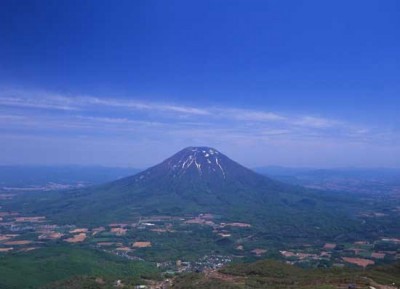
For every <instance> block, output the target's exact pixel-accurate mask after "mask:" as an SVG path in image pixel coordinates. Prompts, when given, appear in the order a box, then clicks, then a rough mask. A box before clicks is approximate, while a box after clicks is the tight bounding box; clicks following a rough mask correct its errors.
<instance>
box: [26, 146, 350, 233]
mask: <svg viewBox="0 0 400 289" xmlns="http://www.w3.org/2000/svg"><path fill="white" fill-rule="evenodd" d="M337 205H338V203H337V201H336V200H335V202H332V200H328V199H327V197H326V196H321V195H320V194H319V193H316V192H313V191H309V190H305V189H303V188H300V187H293V186H290V185H286V184H283V183H280V182H277V181H274V180H272V179H269V178H267V177H265V176H262V175H259V174H257V173H255V172H253V171H252V170H250V169H247V168H245V167H243V166H242V165H240V164H238V163H236V162H235V161H233V160H231V159H230V158H228V157H227V156H225V155H224V154H222V153H221V152H219V151H217V150H216V149H213V148H210V147H188V148H185V149H183V150H181V151H179V152H178V153H176V154H175V155H173V156H171V157H170V158H168V159H166V160H165V161H163V162H162V163H160V164H158V165H156V166H154V167H151V168H149V169H147V170H145V171H143V172H141V173H138V174H136V175H134V176H131V177H126V178H123V179H120V180H117V181H114V182H112V183H108V184H105V185H101V186H96V187H91V188H86V189H80V190H75V191H67V192H62V193H53V194H51V195H50V194H44V195H42V197H40V198H35V199H31V200H29V204H28V207H29V208H34V209H33V210H31V213H35V214H44V215H47V216H49V218H52V219H53V220H55V221H57V222H60V223H83V224H104V223H105V222H121V221H129V220H130V219H133V218H135V217H137V216H145V215H174V216H184V215H196V214H199V213H214V214H218V215H220V216H222V217H223V218H224V219H226V220H232V221H233V220H234V221H245V222H251V223H252V224H255V225H259V226H260V227H264V228H265V226H268V228H270V229H271V228H276V227H279V228H282V227H284V228H288V230H289V231H292V230H293V227H295V228H296V230H297V231H299V230H300V231H301V230H305V231H308V229H309V228H316V227H321V226H324V225H326V224H327V223H331V222H330V221H329V220H330V219H332V218H333V216H335V218H336V219H339V215H340V214H339V213H338V210H337V208H334V207H335V206H337ZM340 205H342V204H339V206H340ZM330 212H331V213H330Z"/></svg>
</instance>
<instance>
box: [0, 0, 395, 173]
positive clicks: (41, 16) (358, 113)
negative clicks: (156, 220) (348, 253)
mask: <svg viewBox="0 0 400 289" xmlns="http://www.w3.org/2000/svg"><path fill="white" fill-rule="evenodd" d="M1 6H2V7H1V9H0V133H1V136H0V137H1V143H0V164H84V165H85V164H87V165H89V164H90V165H92V164H99V165H114V166H135V167H146V166H148V165H152V164H154V163H157V162H159V161H161V160H163V159H164V158H166V157H168V156H169V155H170V154H172V153H174V152H176V151H177V150H179V149H181V148H183V147H186V146H191V145H209V146H213V147H215V148H217V149H219V150H221V151H222V152H224V153H226V154H228V155H229V156H231V157H232V158H233V159H235V160H238V161H240V162H242V163H244V164H245V165H247V166H252V167H253V166H263V165H284V166H311V167H338V166H358V167H377V166H379V167H398V166H399V165H398V164H399V163H400V116H399V113H398V112H399V110H400V95H399V94H400V32H399V31H400V2H399V1H397V0H385V1H372V0H364V1H361V0H354V1H341V0H339V1H320V0H319V1H317V0H309V1H300V0H291V1H289V0H286V1H285V0H279V1H278V0H269V1H244V0H243V1H238V0H230V1H226V0H213V1H207V0H201V1H187V0H182V1H175V0H170V1H164V0H158V1H152V0H135V1H122V0H120V1H102V0H96V1H81V0H79V1H78V0H65V1H64V0H58V1H51V0H41V1H33V0H32V1H28V0H26V1H11V0H10V1H8V0H3V1H2V2H1Z"/></svg>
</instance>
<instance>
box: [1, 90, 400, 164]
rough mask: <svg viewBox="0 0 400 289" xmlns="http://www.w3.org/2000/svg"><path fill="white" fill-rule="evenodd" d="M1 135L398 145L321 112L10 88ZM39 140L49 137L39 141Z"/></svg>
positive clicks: (390, 137)
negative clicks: (162, 101)
mask: <svg viewBox="0 0 400 289" xmlns="http://www.w3.org/2000/svg"><path fill="white" fill-rule="evenodd" d="M0 132H1V133H2V137H3V139H5V138H6V137H7V135H13V136H18V135H19V136H21V139H23V136H25V138H28V139H29V138H32V137H31V136H32V135H35V136H36V138H35V140H37V141H38V142H40V143H41V144H40V146H43V145H44V143H45V140H44V139H51V140H53V141H52V142H54V143H56V140H57V139H59V140H60V144H59V146H60V147H62V143H65V140H66V139H68V140H69V143H73V142H74V139H76V140H78V139H79V145H81V142H83V141H85V142H89V140H90V143H96V142H99V143H103V144H106V143H107V144H110V142H112V140H116V139H119V142H121V143H122V142H126V143H129V144H130V145H132V146H135V145H138V144H139V143H140V145H141V146H142V149H143V150H144V149H145V148H146V144H152V145H154V146H156V144H158V146H157V149H158V148H160V147H162V146H163V145H165V144H168V147H169V146H173V145H175V146H176V147H178V146H184V145H191V144H203V145H207V144H209V145H213V144H214V145H217V146H223V147H232V146H235V145H236V146H237V147H240V148H248V149H250V150H252V149H253V148H258V151H259V152H262V151H263V148H264V147H271V146H273V149H274V150H282V149H283V148H285V147H287V148H289V147H290V148H291V150H293V149H294V150H295V148H296V147H297V146H298V145H299V144H302V146H303V149H304V150H306V147H307V146H309V147H321V146H325V147H331V146H333V145H340V146H345V145H346V144H347V145H348V147H356V146H365V145H371V146H372V145H373V146H376V147H379V146H382V147H384V146H386V147H390V146H392V147H393V144H399V143H400V137H399V134H398V132H394V131H392V130H390V129H385V128H382V127H380V126H376V127H371V126H366V125H360V124H355V123H352V122H351V121H348V120H344V119H336V118H331V117H324V116H321V114H318V115H312V114H309V113H307V114H302V113H301V112H297V113H293V112H291V113H288V112H284V111H271V110H268V109H265V110H263V109H261V108H259V109H249V108H238V107H229V106H226V107H224V106H205V105H204V106H201V105H186V104H184V105H183V104H179V103H165V102H164V103H158V102H149V101H144V100H140V99H136V100H135V99H127V98H112V97H108V98H99V97H93V96H66V95H59V94H51V93H43V92H27V91H5V90H3V91H1V90H0ZM41 136H42V137H43V138H44V139H43V140H40V141H39V140H38V138H40V137H41ZM61 139H62V141H61ZM13 140H15V142H16V138H15V137H13V138H10V142H11V143H12V142H13ZM15 142H14V145H15V144H16V143H15ZM18 145H20V144H18ZM46 145H47V144H46ZM77 145H78V143H77ZM104 146H105V145H104ZM121 146H122V145H121ZM10 147H11V145H10ZM9 149H10V148H9ZM26 149H28V148H26ZM62 149H63V148H60V150H62ZM124 149H125V150H127V149H126V148H125V146H124ZM307 154H309V152H307ZM0 155H1V153H0ZM255 160H256V161H257V158H255Z"/></svg>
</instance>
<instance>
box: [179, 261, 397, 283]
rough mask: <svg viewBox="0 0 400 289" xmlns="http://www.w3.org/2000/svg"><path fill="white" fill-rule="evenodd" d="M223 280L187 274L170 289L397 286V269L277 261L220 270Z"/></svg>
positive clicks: (395, 267) (210, 276) (239, 265)
mask: <svg viewBox="0 0 400 289" xmlns="http://www.w3.org/2000/svg"><path fill="white" fill-rule="evenodd" d="M220 272H221V273H223V274H226V275H222V276H227V278H226V279H225V280H223V278H219V277H215V275H207V276H206V275H204V274H187V275H184V276H181V277H178V278H177V279H176V281H175V284H174V286H173V289H205V288H208V289H220V288H226V289H244V288H247V289H250V288H251V289H261V288H269V289H283V288H285V289H334V288H347V285H348V284H356V285H357V288H369V286H370V285H376V283H375V282H377V283H379V284H392V283H393V282H394V283H396V284H400V265H397V266H388V267H382V268H371V269H369V270H365V271H362V270H357V269H351V268H344V269H337V268H336V269H335V268H333V269H301V268H298V267H295V266H291V265H287V264H284V263H280V262H277V261H271V260H265V261H259V262H256V263H250V264H235V265H231V266H227V267H225V268H223V269H221V270H220Z"/></svg>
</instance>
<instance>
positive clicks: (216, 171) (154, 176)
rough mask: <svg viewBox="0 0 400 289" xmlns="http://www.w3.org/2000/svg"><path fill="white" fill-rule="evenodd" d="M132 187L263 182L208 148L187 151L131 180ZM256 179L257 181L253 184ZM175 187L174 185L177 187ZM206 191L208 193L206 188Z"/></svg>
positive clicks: (191, 148) (254, 174) (184, 150)
mask: <svg viewBox="0 0 400 289" xmlns="http://www.w3.org/2000/svg"><path fill="white" fill-rule="evenodd" d="M128 179H130V180H131V181H132V183H142V184H143V183H146V182H149V181H151V182H153V181H156V180H158V181H159V180H161V179H164V180H165V181H171V182H174V183H177V182H178V181H179V182H181V183H186V182H192V183H193V182H197V183H202V184H203V185H205V184H207V183H208V185H209V186H210V185H214V186H215V185H218V186H221V185H223V184H224V183H225V184H228V183H231V182H237V181H242V182H246V180H247V181H251V182H254V181H257V180H258V181H265V180H266V178H265V177H263V176H260V175H258V174H257V173H255V172H253V171H251V170H249V169H247V168H245V167H244V166H242V165H240V164H238V163H237V162H235V161H233V160H231V159H230V158H228V157H227V156H225V155H224V154H222V153H221V152H219V151H218V150H216V149H214V148H211V147H188V148H185V149H183V150H181V151H179V152H178V153H176V154H174V155H173V156H171V157H170V158H168V159H166V160H165V161H163V162H162V163H160V164H158V165H156V166H154V167H152V168H149V169H148V170H145V171H144V172H142V173H139V174H137V175H135V176H133V177H131V178H128ZM256 179H257V180H256ZM177 185H178V184H177ZM209 189H212V188H210V187H209Z"/></svg>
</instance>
